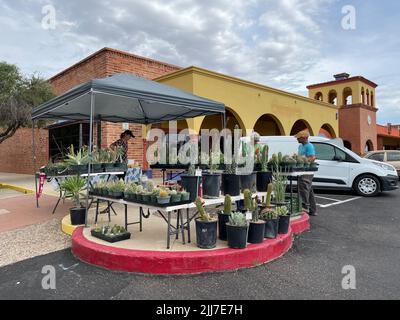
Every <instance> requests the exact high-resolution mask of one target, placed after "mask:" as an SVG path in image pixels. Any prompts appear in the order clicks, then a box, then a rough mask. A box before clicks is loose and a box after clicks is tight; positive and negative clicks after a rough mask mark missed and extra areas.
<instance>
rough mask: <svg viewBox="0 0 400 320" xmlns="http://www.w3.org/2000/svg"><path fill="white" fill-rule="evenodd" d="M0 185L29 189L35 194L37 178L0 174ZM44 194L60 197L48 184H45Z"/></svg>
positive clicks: (15, 174) (27, 175) (24, 175)
mask: <svg viewBox="0 0 400 320" xmlns="http://www.w3.org/2000/svg"><path fill="white" fill-rule="evenodd" d="M0 184H6V185H11V186H15V187H19V188H23V189H27V190H30V191H32V192H33V193H35V177H34V176H33V175H29V174H17V173H5V172H0ZM43 193H44V194H47V195H50V196H56V197H58V191H56V190H54V187H53V185H52V184H51V183H48V182H45V184H44V186H43Z"/></svg>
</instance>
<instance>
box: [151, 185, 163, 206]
mask: <svg viewBox="0 0 400 320" xmlns="http://www.w3.org/2000/svg"><path fill="white" fill-rule="evenodd" d="M160 192H161V189H160V188H154V189H153V192H152V194H151V197H150V201H151V203H153V204H155V203H157V197H159V196H160Z"/></svg>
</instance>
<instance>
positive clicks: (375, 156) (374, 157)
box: [368, 152, 385, 162]
mask: <svg viewBox="0 0 400 320" xmlns="http://www.w3.org/2000/svg"><path fill="white" fill-rule="evenodd" d="M368 159H371V160H376V161H381V162H383V161H384V159H385V154H384V153H383V152H380V153H374V154H371V155H370V156H368Z"/></svg>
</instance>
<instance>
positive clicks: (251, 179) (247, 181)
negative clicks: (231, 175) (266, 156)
mask: <svg viewBox="0 0 400 320" xmlns="http://www.w3.org/2000/svg"><path fill="white" fill-rule="evenodd" d="M239 178H240V190H241V191H242V192H243V190H246V189H249V190H250V191H255V190H256V184H257V182H256V180H257V174H256V172H253V173H252V174H247V175H240V176H239Z"/></svg>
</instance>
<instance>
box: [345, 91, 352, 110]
mask: <svg viewBox="0 0 400 320" xmlns="http://www.w3.org/2000/svg"><path fill="white" fill-rule="evenodd" d="M352 104H353V90H351V88H345V89H344V90H343V105H345V106H347V105H352Z"/></svg>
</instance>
